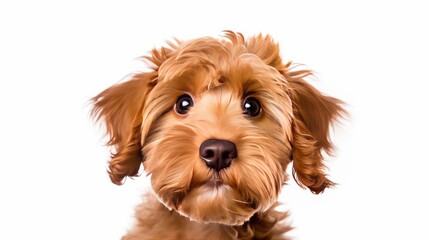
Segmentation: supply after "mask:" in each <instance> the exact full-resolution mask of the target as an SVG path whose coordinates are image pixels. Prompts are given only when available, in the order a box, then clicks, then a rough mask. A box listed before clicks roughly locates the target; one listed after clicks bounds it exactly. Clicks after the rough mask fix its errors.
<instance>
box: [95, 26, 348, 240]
mask: <svg viewBox="0 0 429 240" xmlns="http://www.w3.org/2000/svg"><path fill="white" fill-rule="evenodd" d="M144 59H146V61H147V62H149V64H150V68H149V69H148V70H149V71H147V72H143V73H137V74H135V75H134V76H133V77H132V79H130V80H128V81H125V82H123V83H120V84H116V85H114V86H112V87H110V88H108V89H106V90H104V91H103V92H101V93H100V94H98V95H97V96H95V97H94V98H92V102H93V109H92V116H93V117H94V118H95V119H96V120H97V121H103V122H104V124H105V127H106V134H107V135H108V136H109V141H108V143H107V144H108V145H109V146H111V147H112V149H113V150H112V155H111V159H110V161H109V165H108V173H109V176H110V178H111V180H112V182H113V183H115V184H118V185H121V184H123V182H124V179H125V178H126V177H133V176H138V175H140V174H141V170H139V169H140V167H141V165H143V169H144V172H145V173H147V175H148V176H150V180H151V185H152V188H153V191H151V192H149V193H147V194H146V195H145V198H144V202H143V204H141V205H140V206H139V207H138V208H137V211H136V224H135V226H134V227H133V228H132V229H131V230H130V231H129V232H128V233H127V234H126V235H125V236H124V237H123V238H122V239H124V240H138V239H271V238H274V239H287V237H286V236H285V234H286V233H287V232H288V231H289V230H290V229H291V227H290V226H288V225H287V224H285V223H284V220H285V219H286V217H287V215H288V214H287V212H279V211H277V210H276V209H275V208H276V206H277V205H278V203H277V198H278V196H279V193H280V191H281V189H282V187H283V185H285V183H286V181H288V176H287V174H286V167H287V166H288V164H290V163H291V164H293V165H292V166H293V171H292V173H293V174H292V176H293V178H294V179H295V181H296V182H297V184H298V185H299V186H301V187H303V188H308V189H309V190H310V191H311V192H312V193H314V194H319V193H321V192H323V191H324V189H325V188H327V187H331V186H334V185H335V183H333V182H332V181H330V180H329V179H328V178H327V174H326V173H325V171H326V170H325V165H324V162H323V158H324V154H322V153H327V154H328V155H332V153H333V150H334V146H333V144H332V142H331V140H330V137H329V130H330V128H331V126H332V124H333V123H335V122H336V121H338V120H339V119H340V118H342V117H343V116H344V114H346V111H345V109H344V107H343V106H344V103H343V102H342V101H341V100H339V99H336V98H333V97H329V96H326V95H324V94H322V93H321V92H319V91H318V90H317V89H316V88H314V87H313V86H312V85H310V84H309V83H308V82H307V81H306V80H305V79H306V77H309V76H310V75H312V72H311V71H310V70H307V69H302V67H298V69H297V68H296V67H295V65H294V64H292V62H286V63H284V62H283V61H282V59H281V56H280V51H279V45H278V43H277V42H275V41H274V40H273V38H272V37H271V36H269V35H262V34H259V35H255V36H253V37H249V38H247V39H245V38H244V36H243V35H242V34H241V33H236V32H232V31H225V34H224V36H223V37H221V38H220V39H217V38H212V37H204V38H199V39H194V40H191V41H180V40H177V39H175V42H168V46H165V47H161V48H156V49H153V50H152V51H151V53H150V54H149V56H146V57H144Z"/></svg>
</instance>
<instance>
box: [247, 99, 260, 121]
mask: <svg viewBox="0 0 429 240" xmlns="http://www.w3.org/2000/svg"><path fill="white" fill-rule="evenodd" d="M243 113H244V114H246V115H249V116H251V117H257V116H259V114H260V113H261V104H260V103H259V101H258V100H257V99H256V98H254V97H249V98H246V99H245V100H244V102H243Z"/></svg>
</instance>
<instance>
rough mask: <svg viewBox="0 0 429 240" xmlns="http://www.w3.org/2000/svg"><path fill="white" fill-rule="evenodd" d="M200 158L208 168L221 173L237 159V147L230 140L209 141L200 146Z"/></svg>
mask: <svg viewBox="0 0 429 240" xmlns="http://www.w3.org/2000/svg"><path fill="white" fill-rule="evenodd" d="M200 157H201V159H203V160H204V162H205V163H206V165H207V167H209V168H213V169H216V171H220V170H221V169H223V168H227V167H229V165H231V162H232V160H233V159H234V158H237V147H236V146H235V144H234V143H233V142H230V141H228V140H221V139H208V140H206V141H204V142H203V143H202V144H201V146H200Z"/></svg>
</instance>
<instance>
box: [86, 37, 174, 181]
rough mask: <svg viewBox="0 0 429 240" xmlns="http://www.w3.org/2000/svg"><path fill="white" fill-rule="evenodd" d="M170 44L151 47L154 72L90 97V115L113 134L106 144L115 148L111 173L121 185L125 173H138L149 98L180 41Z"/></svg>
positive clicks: (110, 165)
mask: <svg viewBox="0 0 429 240" xmlns="http://www.w3.org/2000/svg"><path fill="white" fill-rule="evenodd" d="M167 43H168V45H169V47H161V48H159V49H152V51H151V54H150V55H149V56H145V57H143V59H146V60H147V61H148V62H149V63H151V64H152V66H151V69H152V71H151V72H148V73H140V74H136V75H134V76H133V78H132V79H131V80H129V81H127V82H124V83H120V84H117V85H114V86H112V87H110V88H108V89H106V90H104V91H103V92H101V93H100V94H98V95H97V96H95V97H94V98H92V99H91V100H92V102H93V104H94V107H93V109H92V112H91V115H92V116H93V117H94V118H95V119H96V120H97V121H99V120H103V121H104V122H105V125H106V129H107V132H106V134H107V135H108V136H109V137H110V139H109V141H108V142H107V145H108V146H113V148H114V151H113V152H112V155H111V160H110V162H109V169H108V172H109V176H110V179H111V180H112V182H113V183H115V184H118V185H121V184H122V180H123V179H124V178H125V177H126V176H137V174H138V171H139V168H140V165H141V163H142V160H143V155H142V152H141V150H142V143H141V141H142V136H141V128H142V114H143V107H144V105H145V101H146V97H147V95H148V94H149V92H150V91H151V90H152V89H153V88H154V87H155V85H156V83H157V81H158V69H159V67H160V66H161V65H162V64H163V63H164V62H165V61H166V60H167V59H168V58H170V57H171V56H172V55H173V53H174V52H175V50H177V46H178V44H180V41H178V40H177V39H176V43H172V42H167Z"/></svg>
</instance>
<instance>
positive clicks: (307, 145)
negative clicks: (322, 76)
mask: <svg viewBox="0 0 429 240" xmlns="http://www.w3.org/2000/svg"><path fill="white" fill-rule="evenodd" d="M288 66H290V63H289V64H287V65H286V68H287V67H288ZM283 75H284V76H285V77H286V79H287V81H288V87H289V95H290V98H291V99H292V105H293V114H294V118H293V123H292V128H293V140H292V146H293V171H294V172H293V177H294V179H295V181H296V182H297V183H298V184H299V185H300V186H301V187H308V188H309V189H310V190H311V191H312V192H313V193H316V194H318V193H320V192H323V190H324V189H325V188H326V187H330V186H333V185H335V184H334V183H333V182H331V181H330V180H329V179H328V178H327V177H326V174H325V173H324V168H325V166H324V164H323V156H322V151H325V152H326V153H327V154H329V155H331V154H332V151H333V148H334V146H333V144H332V142H331V141H330V138H329V128H330V127H331V125H332V124H333V123H334V122H335V121H336V120H338V118H340V117H342V116H344V115H345V114H346V111H345V110H344V109H343V107H342V104H343V102H342V101H340V100H338V99H336V98H332V97H328V96H325V95H323V94H322V93H321V92H319V91H318V90H317V89H316V88H314V87H313V86H311V85H310V84H309V83H307V82H306V81H305V80H303V78H304V77H306V76H308V75H311V72H310V71H308V70H300V71H295V72H288V71H287V70H285V71H283Z"/></svg>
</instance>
